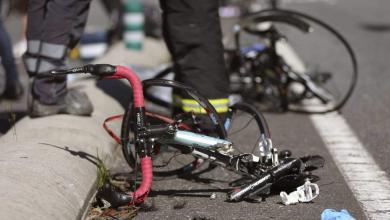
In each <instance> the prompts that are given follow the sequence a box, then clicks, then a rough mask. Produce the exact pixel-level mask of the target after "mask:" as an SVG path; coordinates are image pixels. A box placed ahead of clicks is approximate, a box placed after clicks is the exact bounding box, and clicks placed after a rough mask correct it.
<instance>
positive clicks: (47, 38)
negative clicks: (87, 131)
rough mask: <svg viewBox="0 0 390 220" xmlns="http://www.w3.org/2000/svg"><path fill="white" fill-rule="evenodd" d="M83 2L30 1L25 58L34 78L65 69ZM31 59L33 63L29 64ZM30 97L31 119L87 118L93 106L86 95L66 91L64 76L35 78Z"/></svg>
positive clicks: (60, 0)
mask: <svg viewBox="0 0 390 220" xmlns="http://www.w3.org/2000/svg"><path fill="white" fill-rule="evenodd" d="M84 2H87V1H82V0H67V1H63V0H45V1H44V0H30V2H29V5H28V30H27V38H28V51H27V53H26V56H25V58H26V59H25V60H26V66H27V69H28V71H29V72H30V74H32V75H36V74H41V73H45V72H47V71H50V70H53V69H59V68H64V67H65V57H66V54H67V52H68V46H69V44H70V41H71V36H72V31H73V29H74V27H75V23H76V20H77V19H79V17H78V10H79V6H80V4H82V3H84ZM88 2H89V1H88ZM34 3H37V4H34ZM42 3H43V4H42ZM39 4H40V5H39ZM40 6H43V7H40ZM40 12H42V13H40ZM34 13H35V14H37V17H36V18H34V17H33V16H34ZM40 15H43V20H42V19H40V17H39V16H40ZM85 19H86V16H85ZM39 20H41V22H42V23H41V24H40V27H42V28H40V29H39V30H40V32H39V31H35V30H33V29H34V27H35V26H36V25H37V23H38V22H37V21H39ZM34 60H36V62H31V61H34ZM29 61H30V62H29ZM76 93H77V94H76ZM32 94H33V99H34V102H33V105H32V111H31V116H45V115H50V114H57V113H68V114H77V115H89V114H90V113H91V112H92V105H91V103H90V101H89V100H88V98H87V96H86V95H85V94H83V93H81V92H74V91H73V90H72V91H67V89H66V77H63V78H55V79H40V78H35V79H34V81H33V85H32Z"/></svg>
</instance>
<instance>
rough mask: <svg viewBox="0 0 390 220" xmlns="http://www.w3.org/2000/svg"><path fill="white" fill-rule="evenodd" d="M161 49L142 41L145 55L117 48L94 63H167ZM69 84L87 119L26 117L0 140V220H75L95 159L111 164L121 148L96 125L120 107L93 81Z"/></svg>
mask: <svg viewBox="0 0 390 220" xmlns="http://www.w3.org/2000/svg"><path fill="white" fill-rule="evenodd" d="M163 45H164V44H163V43H162V42H158V41H153V40H149V39H147V40H146V42H145V49H144V51H142V52H140V53H136V52H129V51H126V50H125V49H124V48H123V46H121V44H117V45H114V46H113V47H112V48H111V50H110V51H109V52H108V53H107V55H106V56H105V57H103V58H101V59H99V60H97V61H96V63H111V64H141V65H149V66H153V65H156V64H158V63H159V62H160V63H162V62H166V61H167V60H168V59H169V57H168V56H167V54H168V52H167V51H166V49H164V46H163ZM156 50H158V51H160V53H156ZM118 57H119V58H120V59H117V58H118ZM126 57H128V58H126ZM125 58H126V59H125ZM133 58H134V59H133ZM130 60H131V62H130ZM133 60H134V62H133ZM72 86H73V87H81V88H82V89H83V90H84V91H86V92H87V94H88V96H89V97H90V99H91V101H92V103H93V105H94V113H93V115H92V116H91V117H75V116H69V115H55V116H49V117H45V118H37V119H31V118H29V117H26V118H24V119H22V120H21V121H19V122H18V123H17V124H16V126H15V127H14V128H13V129H11V130H10V131H9V132H8V133H7V134H5V135H4V136H2V137H1V139H0V176H1V178H0V200H1V201H2V202H1V205H0V219H40V220H42V219H80V218H81V217H82V215H83V213H84V211H85V208H86V207H87V205H88V202H89V201H90V199H91V196H92V195H93V193H94V192H95V182H96V166H95V164H94V161H95V160H94V157H96V156H97V154H98V155H99V157H100V158H102V159H103V160H104V161H105V163H106V164H113V162H114V161H115V160H116V159H115V157H116V156H118V155H119V154H118V152H120V151H118V149H119V148H120V147H119V146H117V145H116V144H115V143H114V142H113V141H112V139H111V138H110V137H109V135H107V134H106V132H105V131H104V130H103V128H102V126H101V125H102V122H103V121H104V119H105V118H107V117H109V116H111V115H114V114H121V113H123V108H122V107H121V105H120V104H119V103H118V102H117V101H116V100H114V99H112V98H111V97H109V96H108V95H106V94H105V93H104V92H103V91H101V90H100V89H98V88H97V87H96V86H95V81H94V80H83V81H78V82H76V83H74V84H72ZM118 124H119V123H118ZM118 127H119V126H118ZM115 152H116V153H115Z"/></svg>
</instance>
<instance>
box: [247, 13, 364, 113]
mask: <svg viewBox="0 0 390 220" xmlns="http://www.w3.org/2000/svg"><path fill="white" fill-rule="evenodd" d="M270 22H271V23H272V27H273V28H274V29H276V30H277V31H278V33H279V34H280V35H281V36H283V38H284V39H287V41H283V40H280V41H278V42H277V44H276V45H275V48H276V53H277V55H278V56H279V62H278V63H277V64H276V66H275V65H274V68H273V69H272V68H271V69H265V70H263V72H257V73H253V77H254V78H256V77H258V79H257V80H254V82H256V85H255V86H256V87H260V89H259V88H257V90H258V91H259V90H260V91H262V92H263V93H262V94H261V95H263V96H267V95H268V96H273V97H271V98H275V97H276V98H278V99H282V98H283V97H282V95H285V96H286V97H287V103H288V104H287V109H288V110H290V111H294V112H301V113H326V112H330V111H335V110H339V109H341V108H342V107H343V106H344V104H345V103H346V102H347V101H348V99H349V98H350V96H351V94H352V92H353V90H354V88H355V85H356V81H357V76H358V66H357V60H356V56H355V53H354V51H353V49H352V47H351V46H350V44H349V43H348V42H347V40H346V39H345V38H344V37H343V36H342V35H341V34H340V33H339V32H338V31H336V30H335V29H334V28H332V27H331V26H329V25H328V24H326V23H324V22H323V21H320V20H318V19H316V18H314V17H311V16H309V15H306V14H303V13H300V12H296V11H289V10H264V11H261V12H258V13H255V14H253V15H250V16H248V17H246V18H244V19H243V21H242V22H241V25H242V29H244V30H246V32H248V33H249V34H250V35H252V38H251V40H248V38H247V39H246V40H247V42H246V43H248V41H249V42H253V41H255V42H259V38H256V39H253V35H256V36H260V38H262V39H268V40H269V37H270V35H269V32H268V31H269V30H267V29H265V30H264V29H263V30H260V29H259V26H261V25H262V24H264V23H270ZM263 26H264V25H263ZM267 34H268V35H267ZM249 38H250V37H249ZM240 41H241V43H240V45H245V43H244V42H243V41H245V39H244V40H240ZM262 43H264V44H265V45H266V47H268V48H270V47H271V46H272V45H271V46H270V45H267V43H266V42H264V41H262ZM256 62H260V65H261V64H263V66H267V65H268V64H267V63H261V62H262V61H261V60H256ZM276 68H280V69H281V70H282V71H281V72H282V73H278V72H277V71H275V69H276ZM266 71H269V72H274V73H275V74H285V76H286V78H287V80H286V82H285V84H284V88H285V90H286V91H285V92H284V94H282V93H283V92H281V90H280V89H275V87H276V88H277V87H278V86H280V85H279V84H280V83H281V82H277V83H268V84H265V82H269V81H270V80H268V78H269V77H268V76H267V74H265V72H266ZM258 82H259V83H258ZM264 91H274V92H272V93H265V92H264ZM275 91H276V92H275Z"/></svg>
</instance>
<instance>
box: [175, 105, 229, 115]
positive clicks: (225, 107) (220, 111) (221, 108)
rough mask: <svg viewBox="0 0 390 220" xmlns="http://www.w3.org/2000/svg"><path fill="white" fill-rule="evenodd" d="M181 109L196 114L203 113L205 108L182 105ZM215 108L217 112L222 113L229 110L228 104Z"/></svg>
mask: <svg viewBox="0 0 390 220" xmlns="http://www.w3.org/2000/svg"><path fill="white" fill-rule="evenodd" d="M182 108H183V111H185V112H194V113H198V114H205V113H206V110H205V109H204V108H202V107H195V108H194V107H188V106H183V107H182ZM215 110H216V111H217V112H218V113H224V112H227V111H228V110H229V107H228V106H224V107H222V106H221V107H216V108H215Z"/></svg>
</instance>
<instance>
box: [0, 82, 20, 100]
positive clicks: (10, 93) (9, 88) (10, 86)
mask: <svg viewBox="0 0 390 220" xmlns="http://www.w3.org/2000/svg"><path fill="white" fill-rule="evenodd" d="M23 93H24V89H23V86H22V84H21V83H20V82H19V80H17V81H14V82H8V83H7V85H6V87H5V90H4V93H3V95H1V97H2V98H4V99H10V100H17V99H19V98H20V97H22V96H23Z"/></svg>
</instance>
